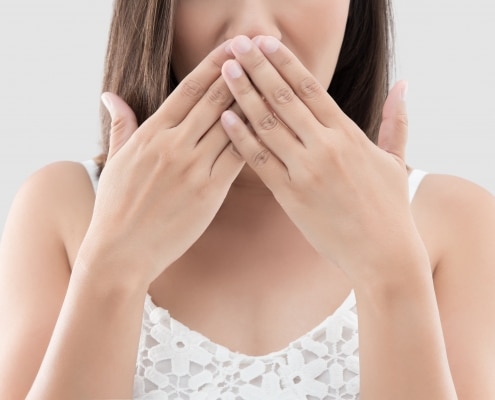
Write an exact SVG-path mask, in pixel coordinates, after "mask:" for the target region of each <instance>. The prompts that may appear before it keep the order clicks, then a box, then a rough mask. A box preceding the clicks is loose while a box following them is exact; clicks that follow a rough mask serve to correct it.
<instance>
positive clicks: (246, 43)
mask: <svg viewBox="0 0 495 400" xmlns="http://www.w3.org/2000/svg"><path fill="white" fill-rule="evenodd" d="M254 42H255V43H256V44H257V45H253V44H254V43H253V42H252V41H250V40H249V39H248V38H247V37H243V36H241V37H236V38H234V39H233V41H232V44H231V50H232V52H233V54H234V56H235V60H228V61H226V62H225V64H224V66H223V69H222V74H223V77H224V79H225V81H226V82H227V85H228V86H229V88H230V90H231V92H232V94H233V95H234V98H235V100H236V102H237V104H239V106H240V107H241V109H242V111H243V113H244V114H245V116H246V117H247V119H248V120H249V122H250V124H251V128H248V127H247V126H246V124H244V123H243V122H242V121H241V120H240V119H239V118H238V117H237V116H236V115H235V114H234V113H232V112H230V111H226V112H225V113H224V114H223V116H222V123H223V126H224V128H225V130H226V132H227V134H228V135H229V137H230V138H231V140H232V142H233V143H234V145H235V146H236V148H237V150H238V151H239V152H240V153H241V154H242V156H243V157H244V158H245V160H246V162H247V163H248V164H249V165H250V166H251V167H252V168H253V169H254V170H255V171H256V172H257V173H258V175H259V176H260V178H261V179H262V180H263V181H264V183H265V184H266V185H267V187H269V188H270V189H271V191H272V192H273V194H274V196H275V197H276V199H277V201H278V202H279V203H280V205H281V206H282V207H283V209H284V210H285V211H286V212H287V214H288V216H289V217H290V218H291V219H292V221H293V222H294V223H295V224H296V225H297V226H298V228H299V229H300V230H301V232H302V233H303V234H304V235H305V237H306V238H307V240H308V241H309V242H310V243H311V244H312V245H313V246H314V247H315V249H316V250H317V251H318V252H319V253H320V254H322V255H323V256H325V257H326V258H328V259H329V260H331V261H332V262H335V263H337V264H338V265H339V266H340V267H341V268H342V269H343V270H344V271H345V272H346V273H347V274H348V275H349V277H351V278H352V279H353V280H354V281H355V282H356V283H357V282H360V281H362V280H363V279H369V278H371V277H376V276H379V277H384V276H387V277H393V276H394V275H395V276H397V274H399V275H400V274H401V273H402V272H403V270H404V268H406V267H407V266H408V265H409V264H408V263H409V262H410V261H411V257H413V256H414V255H417V254H419V255H420V257H424V255H425V249H424V245H423V243H422V241H421V239H420V238H419V235H418V234H417V231H416V229H415V226H414V222H413V219H412V215H411V212H410V208H409V201H408V174H407V168H406V164H405V162H404V153H405V144H406V140H407V116H406V108H405V101H404V96H405V91H406V84H405V82H400V83H398V84H397V85H396V86H395V87H394V88H393V89H392V91H391V93H390V95H389V97H388V99H387V101H386V104H385V106H384V110H383V123H382V126H381V130H380V142H379V147H378V146H376V145H375V144H373V143H372V142H371V141H370V140H369V139H368V138H367V137H366V135H365V134H364V133H363V132H362V131H361V129H360V128H359V127H358V126H357V125H356V124H355V123H354V122H353V121H352V120H351V119H350V118H348V117H347V116H346V115H345V114H344V112H343V111H342V110H341V109H340V108H339V107H338V106H337V104H336V103H335V102H334V100H333V99H332V98H331V97H330V96H329V95H328V93H327V92H326V90H325V89H324V88H323V87H322V86H321V85H320V83H319V82H318V81H317V80H316V78H315V77H313V76H312V75H311V73H309V72H308V71H307V70H306V68H305V67H304V66H303V65H302V63H301V62H300V61H299V60H298V59H297V58H296V57H295V56H294V55H293V54H292V53H291V52H290V51H289V50H288V49H287V48H286V47H285V46H283V45H282V44H281V43H280V42H279V41H278V40H276V39H275V38H272V37H258V38H256V39H254ZM421 259H422V260H423V258H421ZM414 260H418V258H414ZM401 267H404V268H401ZM392 270H393V271H392ZM394 271H395V272H396V273H395V274H393V272H394ZM391 274H392V275H391Z"/></svg>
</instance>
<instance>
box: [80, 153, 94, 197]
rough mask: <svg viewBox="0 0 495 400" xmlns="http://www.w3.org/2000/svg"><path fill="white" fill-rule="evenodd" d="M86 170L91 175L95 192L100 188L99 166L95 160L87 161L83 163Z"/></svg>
mask: <svg viewBox="0 0 495 400" xmlns="http://www.w3.org/2000/svg"><path fill="white" fill-rule="evenodd" d="M81 164H82V165H83V166H84V168H85V169H86V172H87V173H88V175H89V178H90V179H91V183H92V184H93V189H94V190H95V193H96V189H97V187H98V165H97V164H96V162H95V161H94V160H86V161H83V162H82V163H81Z"/></svg>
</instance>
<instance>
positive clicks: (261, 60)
mask: <svg viewBox="0 0 495 400" xmlns="http://www.w3.org/2000/svg"><path fill="white" fill-rule="evenodd" d="M266 63H267V59H266V58H265V57H264V56H257V57H255V58H254V60H253V63H252V68H253V70H255V71H257V70H260V69H263V68H265V66H266Z"/></svg>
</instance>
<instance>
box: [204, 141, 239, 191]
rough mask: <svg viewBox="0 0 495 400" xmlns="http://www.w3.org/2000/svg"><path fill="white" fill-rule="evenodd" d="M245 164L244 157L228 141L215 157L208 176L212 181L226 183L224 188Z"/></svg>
mask: <svg viewBox="0 0 495 400" xmlns="http://www.w3.org/2000/svg"><path fill="white" fill-rule="evenodd" d="M245 164H246V161H245V160H244V158H243V157H242V156H241V154H240V153H239V152H238V151H237V149H236V148H235V147H234V144H233V143H232V142H230V141H229V142H228V144H227V145H226V146H225V147H224V149H223V150H222V152H221V153H220V155H219V156H218V157H217V158H216V160H215V163H214V164H213V166H212V168H211V173H210V177H211V179H212V181H216V182H219V184H220V185H222V184H223V185H226V186H225V188H226V189H228V188H230V186H231V185H232V182H234V180H235V178H236V177H237V176H238V175H239V173H240V172H241V170H242V168H243V167H244V165H245Z"/></svg>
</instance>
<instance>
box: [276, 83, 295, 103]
mask: <svg viewBox="0 0 495 400" xmlns="http://www.w3.org/2000/svg"><path fill="white" fill-rule="evenodd" d="M273 99H274V100H275V102H277V103H278V104H287V103H290V102H291V101H292V100H293V99H294V92H293V91H292V89H290V88H289V87H287V86H283V87H281V88H278V89H276V90H275V91H274V92H273Z"/></svg>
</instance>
